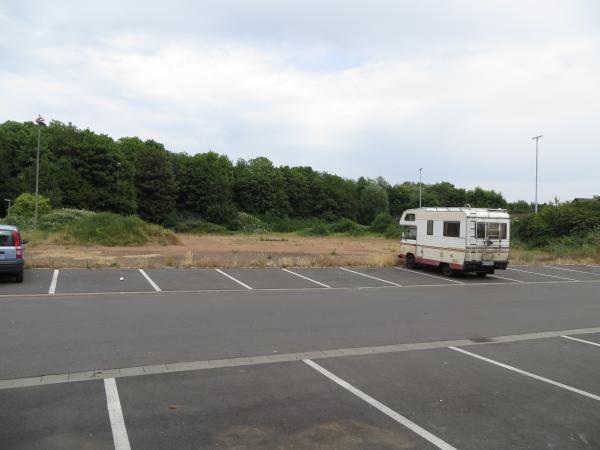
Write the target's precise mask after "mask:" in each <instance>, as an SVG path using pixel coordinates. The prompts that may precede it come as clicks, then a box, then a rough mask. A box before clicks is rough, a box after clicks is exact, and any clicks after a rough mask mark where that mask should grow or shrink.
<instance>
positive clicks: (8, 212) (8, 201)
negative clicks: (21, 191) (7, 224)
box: [4, 198, 10, 217]
mask: <svg viewBox="0 0 600 450" xmlns="http://www.w3.org/2000/svg"><path fill="white" fill-rule="evenodd" d="M4 201H5V202H7V203H8V211H7V212H6V217H10V198H5V199H4Z"/></svg>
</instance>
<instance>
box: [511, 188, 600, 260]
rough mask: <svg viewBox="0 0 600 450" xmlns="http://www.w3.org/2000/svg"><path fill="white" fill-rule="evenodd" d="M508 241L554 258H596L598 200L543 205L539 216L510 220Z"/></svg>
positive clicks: (599, 242)
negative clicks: (542, 251) (510, 234)
mask: <svg viewBox="0 0 600 450" xmlns="http://www.w3.org/2000/svg"><path fill="white" fill-rule="evenodd" d="M512 238H513V241H515V242H516V243H517V244H520V245H523V246H525V247H527V248H542V249H544V250H546V251H547V252H549V253H550V254H552V255H553V256H556V257H565V256H570V257H575V258H581V257H589V258H597V257H599V256H600V198H598V197H596V198H595V199H594V200H592V201H583V202H581V201H579V202H571V203H563V204H560V205H544V206H543V207H542V208H541V209H540V212H539V214H530V215H526V216H520V217H517V218H515V219H514V220H513V226H512Z"/></svg>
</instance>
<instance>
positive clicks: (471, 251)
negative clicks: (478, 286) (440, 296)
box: [399, 206, 510, 276]
mask: <svg viewBox="0 0 600 450" xmlns="http://www.w3.org/2000/svg"><path fill="white" fill-rule="evenodd" d="M400 225H404V226H407V227H408V228H409V229H408V232H406V233H404V234H403V235H402V239H401V241H400V254H399V256H400V258H403V259H404V261H405V263H406V265H407V267H410V268H412V267H415V266H416V265H417V264H425V265H429V266H435V267H440V268H441V269H442V272H443V274H444V275H446V276H451V275H452V274H453V273H454V272H459V271H462V272H476V273H477V275H480V276H485V275H486V274H488V273H490V274H491V273H494V269H506V266H507V264H508V253H509V242H510V216H509V215H508V213H507V212H506V210H504V209H483V208H471V207H469V206H467V207H465V208H418V209H408V210H406V211H404V213H403V214H402V217H401V218H400Z"/></svg>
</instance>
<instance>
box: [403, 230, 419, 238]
mask: <svg viewBox="0 0 600 450" xmlns="http://www.w3.org/2000/svg"><path fill="white" fill-rule="evenodd" d="M404 238H405V239H413V240H414V239H417V227H408V231H407V232H406V234H405V235H404Z"/></svg>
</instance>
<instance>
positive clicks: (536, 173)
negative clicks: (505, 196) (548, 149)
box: [531, 134, 544, 214]
mask: <svg viewBox="0 0 600 450" xmlns="http://www.w3.org/2000/svg"><path fill="white" fill-rule="evenodd" d="M543 136H544V135H543V134H540V135H539V136H534V137H532V138H531V140H532V141H533V140H535V213H536V214H537V212H538V143H539V141H540V138H541V137H543Z"/></svg>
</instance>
